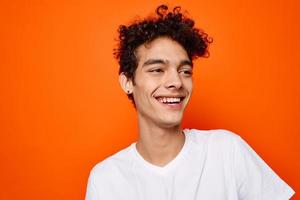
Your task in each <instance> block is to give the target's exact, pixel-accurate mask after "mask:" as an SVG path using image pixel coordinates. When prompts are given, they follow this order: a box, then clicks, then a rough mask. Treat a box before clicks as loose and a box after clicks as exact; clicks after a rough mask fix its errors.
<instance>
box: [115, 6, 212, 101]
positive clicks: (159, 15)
mask: <svg viewBox="0 0 300 200" xmlns="http://www.w3.org/2000/svg"><path fill="white" fill-rule="evenodd" d="M194 24H195V22H194V21H193V20H192V19H190V18H188V17H186V16H185V15H184V14H183V13H182V12H181V7H174V8H173V10H172V11H168V6H166V5H161V6H158V7H157V8H156V16H155V17H149V18H146V19H143V20H140V21H135V22H134V23H132V24H130V25H128V26H125V25H120V27H119V30H118V32H119V41H118V42H119V43H118V47H117V48H116V49H114V56H115V58H116V59H117V60H118V62H119V65H120V69H119V74H121V73H124V74H125V75H126V76H127V78H130V79H132V81H133V83H134V74H135V70H136V68H137V66H138V60H137V57H136V55H135V50H136V48H138V47H139V46H140V45H142V44H144V43H149V42H151V41H153V40H154V39H156V38H158V37H163V36H165V37H169V38H171V39H173V40H175V41H176V42H178V43H179V44H180V45H182V47H183V48H184V49H185V50H186V52H187V54H188V57H189V58H190V60H191V61H192V60H194V59H195V58H198V57H208V56H209V52H208V45H209V43H211V42H212V38H211V37H209V36H208V35H207V34H206V33H204V32H203V31H201V30H199V29H197V28H195V27H194ZM128 98H129V99H130V100H132V101H133V103H134V99H133V95H132V94H128Z"/></svg>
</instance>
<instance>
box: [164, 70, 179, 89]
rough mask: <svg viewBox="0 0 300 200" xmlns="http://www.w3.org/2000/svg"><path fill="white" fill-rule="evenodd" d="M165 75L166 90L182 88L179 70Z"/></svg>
mask: <svg viewBox="0 0 300 200" xmlns="http://www.w3.org/2000/svg"><path fill="white" fill-rule="evenodd" d="M165 75H166V79H165V87H166V88H170V89H171V88H174V89H180V88H181V87H182V80H181V77H180V76H179V73H178V71H177V70H170V71H169V72H168V73H166V74H165Z"/></svg>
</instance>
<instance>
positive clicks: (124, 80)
mask: <svg viewBox="0 0 300 200" xmlns="http://www.w3.org/2000/svg"><path fill="white" fill-rule="evenodd" d="M119 82H120V85H121V87H122V89H123V90H124V92H125V93H126V94H131V93H132V91H133V84H132V80H131V79H130V78H128V77H127V76H126V75H125V74H124V73H123V72H122V73H121V74H120V75H119Z"/></svg>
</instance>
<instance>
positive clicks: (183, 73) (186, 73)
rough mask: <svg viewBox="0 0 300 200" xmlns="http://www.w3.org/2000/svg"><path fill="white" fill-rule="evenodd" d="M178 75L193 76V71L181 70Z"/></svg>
mask: <svg viewBox="0 0 300 200" xmlns="http://www.w3.org/2000/svg"><path fill="white" fill-rule="evenodd" d="M179 73H180V74H182V75H184V76H188V77H189V76H192V75H193V70H192V69H181V70H180V71H179Z"/></svg>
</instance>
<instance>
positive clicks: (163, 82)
mask: <svg viewBox="0 0 300 200" xmlns="http://www.w3.org/2000/svg"><path fill="white" fill-rule="evenodd" d="M135 53H136V55H137V58H138V67H137V69H136V72H135V79H134V82H133V81H132V80H131V79H128V78H127V77H126V76H125V75H124V74H121V75H120V77H119V80H120V84H121V86H122V88H123V90H124V91H125V92H126V93H127V92H129V93H132V94H133V97H134V101H135V105H136V111H137V116H138V127H139V139H138V141H137V146H136V148H137V150H138V152H139V153H140V154H141V156H142V157H143V158H144V159H145V160H146V161H148V162H150V163H151V164H153V165H156V166H159V167H163V166H166V165H167V164H168V163H169V162H170V161H171V160H173V159H174V158H175V157H176V155H177V154H178V153H179V152H180V150H181V149H182V147H183V144H184V140H185V137H184V134H183V133H182V127H181V122H182V118H183V113H184V110H185V108H186V106H187V104H188V102H189V99H190V97H191V94H192V91H193V81H192V63H191V61H190V60H189V58H188V55H187V53H186V51H185V49H184V48H183V47H182V46H181V45H180V44H179V43H177V42H176V41H174V40H172V39H170V38H168V37H160V38H157V39H155V40H153V41H151V42H150V43H147V44H143V45H141V46H139V47H138V48H137V49H136V52H135ZM163 97H180V98H181V99H183V100H182V101H181V102H180V104H164V103H162V102H161V99H162V98H163Z"/></svg>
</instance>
